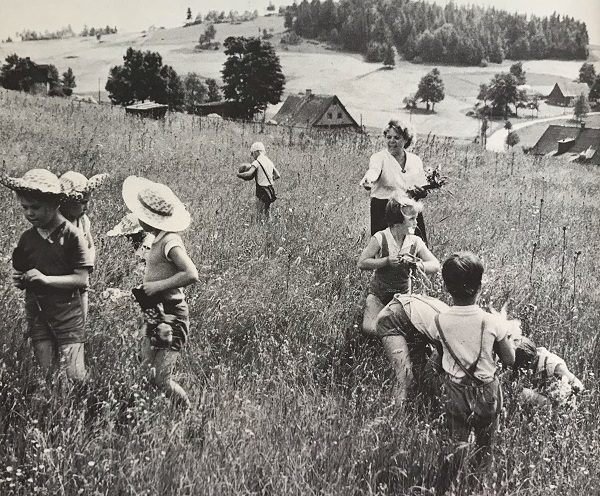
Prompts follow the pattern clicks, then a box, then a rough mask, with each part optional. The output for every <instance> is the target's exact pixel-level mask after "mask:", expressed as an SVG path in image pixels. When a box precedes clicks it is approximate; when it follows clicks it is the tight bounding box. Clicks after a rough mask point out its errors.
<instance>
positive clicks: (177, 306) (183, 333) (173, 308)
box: [146, 300, 190, 351]
mask: <svg viewBox="0 0 600 496" xmlns="http://www.w3.org/2000/svg"><path fill="white" fill-rule="evenodd" d="M160 306H162V311H163V313H164V314H165V315H170V316H172V317H173V322H171V323H170V326H171V329H172V330H173V340H172V341H171V343H170V344H167V345H166V346H164V348H163V347H162V346H155V347H156V348H163V349H170V350H172V351H181V349H182V348H183V345H184V344H185V343H186V342H187V337H188V332H189V329H190V320H189V311H188V306H187V303H186V301H185V300H183V301H180V302H163V303H160ZM155 328H156V324H155V323H152V324H149V325H147V326H146V336H147V337H149V338H151V337H153V331H154V329H155Z"/></svg>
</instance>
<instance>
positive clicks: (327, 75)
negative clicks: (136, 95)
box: [0, 17, 600, 138]
mask: <svg viewBox="0 0 600 496" xmlns="http://www.w3.org/2000/svg"><path fill="white" fill-rule="evenodd" d="M216 28H217V37H216V41H219V42H223V40H224V39H225V38H226V37H227V36H239V35H246V36H254V35H256V34H257V33H258V30H259V29H260V30H261V32H262V30H263V29H267V30H268V31H270V30H271V29H272V30H273V31H272V33H273V34H274V37H273V39H272V40H271V41H272V42H273V44H274V45H275V46H276V47H277V50H278V54H279V56H280V59H281V64H282V68H283V73H284V74H285V76H286V79H287V84H286V92H287V93H288V94H293V93H298V92H302V91H304V90H305V89H307V88H311V89H312V90H313V91H314V92H315V93H324V94H337V95H338V96H339V97H340V99H341V100H342V102H343V103H344V104H345V105H346V107H347V108H348V110H349V111H350V112H351V114H352V115H353V116H354V118H355V119H356V120H357V121H360V120H361V119H362V122H363V123H364V124H365V125H366V126H368V127H370V128H375V129H377V130H378V129H379V128H380V127H381V126H382V123H383V122H385V120H386V119H389V117H390V116H391V115H392V114H398V113H400V114H402V113H405V112H406V111H405V110H404V109H403V108H402V107H403V105H402V100H403V98H404V97H405V96H407V95H408V94H411V93H414V92H415V91H416V89H417V86H418V84H419V81H420V79H421V77H422V76H423V75H424V74H426V73H427V72H428V71H430V70H431V69H432V67H433V66H429V65H415V64H411V63H408V62H405V61H400V60H399V61H398V64H397V66H396V68H395V69H394V70H392V71H387V70H382V69H381V66H380V65H379V64H367V63H365V62H364V61H363V60H362V57H361V56H360V55H358V54H348V53H342V52H335V51H331V50H327V49H326V47H325V46H323V45H321V44H316V45H315V44H314V43H308V42H306V43H303V44H302V45H299V46H297V47H290V48H289V50H284V49H283V48H282V47H281V45H280V44H279V40H280V39H281V36H282V34H283V18H281V17H261V18H258V19H256V20H254V21H251V22H248V23H243V24H239V25H231V24H219V25H217V26H216ZM204 29H205V26H204V25H196V26H192V27H189V28H173V29H164V30H162V29H159V30H155V31H150V32H148V33H118V34H115V35H110V36H104V37H103V38H102V42H101V43H98V41H97V40H96V39H95V38H93V37H92V38H73V39H67V40H55V41H41V42H26V43H12V44H1V45H0V59H4V58H5V57H6V55H8V54H10V53H12V52H16V53H17V54H18V55H19V56H22V57H25V56H29V57H31V58H32V59H33V60H35V61H36V62H39V63H53V64H54V65H56V66H57V67H58V69H59V72H61V73H62V72H63V71H65V70H66V68H67V67H71V68H72V69H73V71H74V73H75V76H76V78H77V85H78V86H77V88H76V92H78V93H82V94H91V95H93V96H94V97H97V94H98V88H99V86H100V88H101V90H102V93H103V94H102V99H103V100H104V101H107V100H108V97H107V94H106V93H105V92H104V85H105V83H106V78H107V76H108V71H109V69H110V67H112V66H114V65H117V64H121V63H122V57H123V55H124V54H125V51H126V49H127V48H128V47H129V46H132V47H134V48H136V49H139V50H152V51H158V52H159V53H160V54H161V55H162V56H163V61H164V63H167V64H170V65H172V66H173V67H174V68H175V70H176V71H177V72H178V73H179V74H186V73H187V72H192V71H194V72H197V73H199V74H200V75H202V76H204V77H213V78H220V71H221V69H222V66H223V62H224V61H225V55H224V54H223V51H222V50H218V51H208V52H196V51H195V50H194V45H195V44H196V43H197V40H198V37H199V36H200V34H201V33H202V32H203V31H204ZM510 64H511V62H510V61H505V62H504V63H503V64H501V65H497V64H490V66H489V67H486V68H479V67H452V66H443V67H440V71H441V73H442V77H443V79H444V82H445V85H446V98H445V100H444V101H443V102H442V103H441V104H439V105H438V106H437V107H436V113H435V114H425V113H418V114H414V115H412V116H411V117H410V118H411V119H412V121H413V122H414V123H415V124H416V126H417V129H418V130H419V132H421V133H422V134H425V135H426V134H428V133H433V134H436V135H441V136H456V137H460V138H472V137H474V136H475V135H477V129H478V122H477V121H476V120H475V119H472V118H469V117H466V116H465V115H464V114H465V113H466V112H467V110H469V109H470V108H471V107H472V105H473V104H474V103H475V101H476V100H475V97H476V95H477V92H478V89H479V85H480V84H481V83H488V82H489V80H490V79H491V77H492V76H493V75H494V74H495V73H497V72H500V71H507V70H508V68H509V66H510ZM580 66H581V62H579V61H574V62H563V61H527V62H525V63H524V68H525V71H526V72H527V76H528V79H529V82H530V84H532V85H534V86H535V87H536V88H538V89H539V90H540V91H541V92H542V93H544V92H548V91H549V88H551V87H552V85H553V84H554V83H555V82H557V81H570V80H572V79H574V78H576V77H577V74H578V70H579V67H580ZM598 68H599V69H600V66H599V67H598ZM307 69H309V70H307ZM275 111H276V108H272V109H271V110H270V111H269V114H270V115H272V114H273V113H274V112H275ZM557 112H558V113H561V112H562V110H561V109H556V108H553V107H547V106H545V105H542V107H541V109H540V116H550V115H554V114H556V113H557Z"/></svg>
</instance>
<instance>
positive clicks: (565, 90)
mask: <svg viewBox="0 0 600 496" xmlns="http://www.w3.org/2000/svg"><path fill="white" fill-rule="evenodd" d="M589 93H590V88H589V86H588V85H587V84H585V83H556V84H555V85H554V88H552V91H551V92H550V94H549V95H548V98H547V100H546V101H547V103H549V104H550V105H561V106H564V107H567V106H569V105H572V104H573V103H574V101H575V99H576V98H577V97H578V96H579V95H581V94H584V95H585V96H588V95H589Z"/></svg>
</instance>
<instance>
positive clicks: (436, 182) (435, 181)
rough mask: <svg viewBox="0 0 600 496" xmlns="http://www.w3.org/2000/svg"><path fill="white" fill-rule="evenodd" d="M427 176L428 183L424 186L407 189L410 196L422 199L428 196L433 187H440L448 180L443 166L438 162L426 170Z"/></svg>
mask: <svg viewBox="0 0 600 496" xmlns="http://www.w3.org/2000/svg"><path fill="white" fill-rule="evenodd" d="M425 177H426V178H427V184H425V185H424V186H415V187H414V188H412V189H409V190H408V191H407V193H408V196H409V197H410V198H413V199H415V200H420V199H422V198H425V197H426V196H427V191H430V190H432V189H439V188H441V187H442V186H443V185H444V184H446V183H447V182H448V178H447V177H446V176H442V173H441V166H440V165H439V164H438V165H436V166H435V167H429V168H427V170H426V171H425Z"/></svg>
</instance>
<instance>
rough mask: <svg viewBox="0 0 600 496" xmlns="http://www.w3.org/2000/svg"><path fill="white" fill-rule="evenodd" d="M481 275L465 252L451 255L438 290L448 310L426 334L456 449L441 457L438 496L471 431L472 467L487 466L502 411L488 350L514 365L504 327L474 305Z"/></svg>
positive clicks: (445, 487) (476, 261)
mask: <svg viewBox="0 0 600 496" xmlns="http://www.w3.org/2000/svg"><path fill="white" fill-rule="evenodd" d="M482 276H483V265H482V263H481V260H479V258H478V257H477V256H476V255H474V254H473V253H470V252H458V253H454V254H453V255H451V256H450V257H449V258H448V259H447V260H446V261H445V262H444V265H443V267H442V278H443V279H444V286H445V288H446V290H447V291H448V292H449V293H450V296H451V297H452V301H453V306H452V307H450V308H449V309H448V310H447V311H445V312H442V313H440V314H439V315H437V316H436V317H435V326H433V327H432V332H436V331H437V333H438V336H439V341H440V343H441V345H442V349H443V356H442V368H443V370H444V373H445V381H444V397H443V401H444V406H445V412H446V423H447V426H448V430H449V435H450V439H451V441H455V442H457V443H458V444H459V446H458V447H457V448H456V451H455V452H454V453H453V454H451V455H450V456H447V457H445V458H444V461H443V463H442V468H441V471H440V477H439V479H438V482H437V484H436V490H437V491H438V493H439V494H443V493H444V492H445V491H447V490H448V489H449V487H450V485H451V483H452V480H453V479H454V477H455V475H456V474H457V472H458V470H459V468H460V466H461V465H462V462H463V459H464V456H465V444H466V443H467V441H468V439H469V434H470V432H471V429H473V430H474V431H475V441H476V444H477V452H476V456H475V460H476V462H482V461H487V459H489V457H490V456H491V448H492V441H493V434H494V431H495V429H496V425H497V418H498V413H499V412H500V410H501V408H502V392H501V390H500V384H499V381H498V378H497V375H496V372H497V365H496V361H495V359H494V351H496V352H497V353H498V355H499V357H500V360H501V361H502V363H504V364H505V365H512V364H513V363H514V361H515V352H514V349H513V345H512V343H511V341H510V337H509V336H508V335H507V330H506V328H501V326H500V323H499V320H498V319H496V317H495V316H492V315H491V314H488V313H486V312H484V311H483V310H482V309H481V308H480V307H479V306H478V305H477V303H476V302H477V296H478V294H479V291H480V289H481V278H482Z"/></svg>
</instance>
